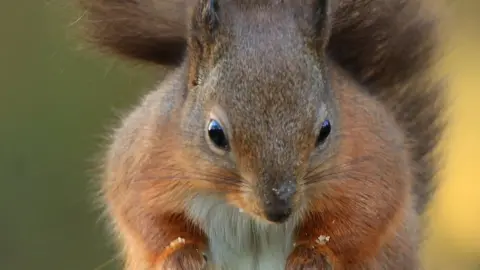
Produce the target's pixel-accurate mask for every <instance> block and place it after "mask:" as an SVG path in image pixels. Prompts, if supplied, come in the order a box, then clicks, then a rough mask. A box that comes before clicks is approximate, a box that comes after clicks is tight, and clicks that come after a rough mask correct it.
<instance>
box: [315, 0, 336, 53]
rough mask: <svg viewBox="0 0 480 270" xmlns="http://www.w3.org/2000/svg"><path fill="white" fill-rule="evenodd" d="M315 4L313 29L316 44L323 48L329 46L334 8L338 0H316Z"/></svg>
mask: <svg viewBox="0 0 480 270" xmlns="http://www.w3.org/2000/svg"><path fill="white" fill-rule="evenodd" d="M314 2H315V3H314V4H313V20H312V24H313V27H314V28H313V29H314V31H313V32H314V35H315V38H314V39H315V43H316V46H317V47H318V46H320V47H321V48H322V50H323V49H325V47H326V46H327V43H328V40H329V38H330V33H331V28H332V21H333V18H332V17H333V9H334V6H335V4H336V3H337V2H338V1H337V0H314Z"/></svg>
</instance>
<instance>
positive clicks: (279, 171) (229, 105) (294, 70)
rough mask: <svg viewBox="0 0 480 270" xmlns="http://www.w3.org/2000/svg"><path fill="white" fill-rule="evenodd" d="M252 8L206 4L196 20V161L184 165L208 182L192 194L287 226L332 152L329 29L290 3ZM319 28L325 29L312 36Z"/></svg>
mask: <svg viewBox="0 0 480 270" xmlns="http://www.w3.org/2000/svg"><path fill="white" fill-rule="evenodd" d="M251 2H252V3H248V1H244V2H243V3H242V4H238V3H237V2H235V1H222V3H221V4H222V5H219V3H217V2H216V1H212V0H210V1H203V2H201V3H200V4H199V6H197V7H196V10H194V11H193V16H192V17H193V20H192V24H191V37H190V40H189V47H190V48H189V56H188V66H189V72H190V74H189V81H188V88H189V89H188V96H187V100H186V103H185V104H184V107H183V110H182V112H181V121H182V123H181V132H182V136H183V138H182V140H183V141H184V142H186V143H185V145H186V146H188V147H185V149H188V151H182V153H186V154H185V155H189V156H190V157H191V156H195V159H191V158H190V159H188V158H187V160H190V162H189V164H188V165H187V166H188V167H190V169H192V168H198V169H194V170H195V171H198V172H199V174H200V175H202V177H201V178H205V180H206V181H199V182H202V184H197V185H195V184H194V186H195V188H205V187H208V188H205V189H204V190H217V191H224V193H222V192H219V193H222V194H220V196H223V198H224V199H225V201H226V202H228V203H230V204H232V205H234V206H236V207H238V208H239V209H241V210H243V211H245V212H247V213H249V214H251V215H252V216H254V217H256V218H260V219H262V220H266V221H269V222H275V223H281V222H284V221H286V220H287V219H288V218H289V217H290V216H291V215H292V214H298V213H300V212H301V211H302V210H301V209H302V208H303V207H304V206H305V205H306V204H308V198H306V197H305V193H304V191H305V189H307V188H308V183H307V182H306V181H305V180H304V179H305V176H306V175H307V174H308V172H309V171H311V170H313V169H317V168H318V167H320V166H322V165H324V164H325V162H326V161H327V160H328V159H329V158H331V157H332V156H333V153H334V148H335V145H336V139H337V137H336V136H335V134H336V133H337V131H336V126H337V122H338V117H337V113H336V101H335V98H334V96H333V94H332V93H331V89H330V86H329V82H328V73H327V70H326V66H325V65H326V59H325V54H324V52H323V49H324V47H325V43H326V35H327V33H328V24H327V23H328V20H327V19H326V15H325V14H326V13H325V14H323V13H321V12H320V13H318V14H320V15H318V14H317V16H320V17H321V18H316V17H315V16H313V15H312V16H310V15H311V14H303V15H305V16H299V15H302V14H301V12H303V7H300V6H299V8H294V9H291V6H289V5H292V4H294V2H293V1H292V2H291V3H285V2H283V1H279V3H277V5H271V3H272V2H275V1H269V2H270V4H268V5H267V4H262V1H258V2H255V1H251ZM254 2H255V3H254ZM300 2H302V1H300ZM311 2H315V1H311ZM319 3H324V4H325V5H326V4H327V3H328V1H318V3H316V2H315V4H319ZM300 4H301V3H300ZM311 4H312V5H313V4H314V3H311ZM295 5H296V4H295ZM317 8H318V9H320V10H323V11H324V12H327V11H328V7H327V6H317ZM233 9H236V10H235V11H234V10H233ZM310 9H311V7H310ZM292 10H294V12H292ZM295 11H298V13H295ZM229 14H235V16H229ZM322 14H323V15H322ZM324 15H325V16H324ZM319 19H323V21H321V23H325V27H324V28H323V30H322V31H311V29H314V28H315V29H317V28H316V26H314V25H313V24H315V23H317V24H318V23H319V22H318V20H319ZM244 37H249V38H248V39H245V38H244ZM192 151H193V152H192ZM205 170H207V171H205ZM203 176H204V177H203ZM199 182H198V183H199ZM211 185H213V187H212V186H211Z"/></svg>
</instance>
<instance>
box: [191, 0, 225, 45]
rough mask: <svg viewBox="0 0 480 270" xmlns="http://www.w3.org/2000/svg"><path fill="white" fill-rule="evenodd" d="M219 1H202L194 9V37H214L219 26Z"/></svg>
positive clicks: (192, 25)
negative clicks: (198, 34)
mask: <svg viewBox="0 0 480 270" xmlns="http://www.w3.org/2000/svg"><path fill="white" fill-rule="evenodd" d="M218 9H219V6H218V2H217V0H201V1H199V3H198V5H197V6H196V8H195V9H194V13H195V14H194V15H193V21H192V24H191V30H192V31H193V32H194V35H196V34H197V33H201V35H202V36H207V37H208V36H210V37H211V36H212V35H213V33H214V31H215V30H216V28H217V26H218V24H219V18H218Z"/></svg>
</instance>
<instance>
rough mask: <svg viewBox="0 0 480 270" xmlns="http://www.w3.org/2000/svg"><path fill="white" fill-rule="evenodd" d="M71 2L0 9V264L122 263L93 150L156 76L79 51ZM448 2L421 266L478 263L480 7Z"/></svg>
mask: <svg viewBox="0 0 480 270" xmlns="http://www.w3.org/2000/svg"><path fill="white" fill-rule="evenodd" d="M71 5H72V3H71V2H69V1H61V0H54V1H49V0H2V3H1V4H0V33H1V36H0V37H1V39H0V44H1V45H0V209H1V212H0V215H1V217H0V270H30V269H32V270H33V269H36V270H67V269H68V270H100V269H102V270H107V269H119V268H118V265H117V264H116V263H115V262H114V260H115V257H114V253H113V247H112V244H111V241H110V240H109V238H108V237H107V236H106V234H105V230H104V226H103V223H102V222H101V221H100V220H99V213H98V211H97V210H96V209H95V207H94V204H93V200H92V198H93V195H94V194H93V191H94V189H93V188H94V186H93V182H92V180H93V179H94V176H95V171H94V169H95V166H96V163H95V157H96V155H97V154H98V153H99V151H101V149H102V148H101V146H102V143H103V136H105V135H106V131H107V130H108V127H109V125H110V124H112V123H113V121H114V120H115V116H116V112H117V111H118V110H123V109H126V108H128V107H129V105H130V104H132V103H134V102H136V100H137V99H138V98H139V97H140V96H141V94H143V93H145V91H147V90H148V89H149V87H151V86H152V83H153V82H154V81H155V80H156V79H158V77H156V76H154V75H155V74H154V73H155V72H156V71H154V70H152V69H149V68H147V67H141V66H138V65H137V66H134V65H131V64H128V63H125V62H122V61H119V60H117V59H114V58H107V57H100V56H99V55H97V54H93V53H90V52H86V51H85V50H82V48H81V47H79V43H78V40H76V37H75V35H76V34H77V29H76V28H75V26H76V21H77V19H78V18H80V17H81V12H80V11H78V10H75V9H73V7H72V6H71ZM452 5H453V6H452V7H451V8H452V9H453V8H454V10H455V14H456V16H455V17H453V18H452V19H453V20H452V22H450V23H449V24H448V27H447V29H446V30H445V31H446V32H445V35H446V36H447V32H448V36H449V38H447V39H446V41H447V42H446V47H449V48H453V49H452V50H449V53H448V55H446V57H445V61H444V62H443V65H442V67H441V68H442V69H441V71H442V72H448V73H450V74H451V76H452V78H451V90H452V91H451V93H452V99H451V100H452V104H453V110H452V115H453V120H452V122H451V124H450V127H451V132H450V133H449V134H448V138H447V139H446V140H445V144H444V146H445V147H444V149H445V151H446V153H447V158H448V159H447V164H446V167H445V170H444V171H443V172H442V178H443V180H445V182H444V184H443V185H442V186H441V189H440V191H439V194H438V196H437V198H436V200H435V202H434V203H433V205H432V207H431V211H430V213H429V215H431V224H432V229H431V230H430V231H429V235H428V240H427V242H426V244H425V249H424V254H425V255H424V258H425V262H426V266H427V270H436V269H438V270H444V269H445V270H450V269H462V270H474V269H480V197H479V195H480V158H479V153H480V91H479V90H478V89H477V88H478V87H480V78H479V77H478V75H480V74H479V73H480V72H479V71H480V61H479V60H480V57H479V53H478V52H479V49H478V48H479V47H478V46H479V43H478V42H477V39H479V40H480V35H479V34H480V28H477V26H478V25H479V22H480V18H478V13H479V11H480V8H479V6H480V2H479V1H477V0H473V1H456V2H454V3H453V4H452ZM476 16H477V17H476ZM451 30H453V31H451ZM452 33H453V35H452V37H453V38H452V37H450V34H452ZM157 75H158V74H157Z"/></svg>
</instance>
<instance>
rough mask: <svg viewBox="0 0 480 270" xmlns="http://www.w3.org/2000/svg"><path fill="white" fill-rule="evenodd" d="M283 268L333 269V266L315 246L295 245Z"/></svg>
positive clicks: (287, 269) (295, 269)
mask: <svg viewBox="0 0 480 270" xmlns="http://www.w3.org/2000/svg"><path fill="white" fill-rule="evenodd" d="M285 270H333V266H332V265H331V263H330V262H329V261H328V258H327V256H325V255H324V254H321V253H319V251H318V250H316V248H315V247H313V246H312V247H309V246H297V247H296V248H295V249H294V250H293V252H292V253H291V254H290V256H289V257H288V259H287V264H286V267H285Z"/></svg>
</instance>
